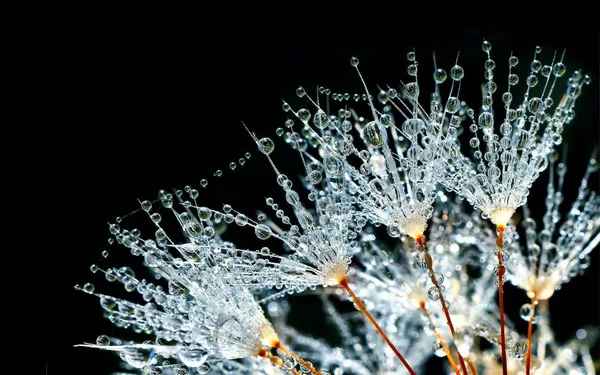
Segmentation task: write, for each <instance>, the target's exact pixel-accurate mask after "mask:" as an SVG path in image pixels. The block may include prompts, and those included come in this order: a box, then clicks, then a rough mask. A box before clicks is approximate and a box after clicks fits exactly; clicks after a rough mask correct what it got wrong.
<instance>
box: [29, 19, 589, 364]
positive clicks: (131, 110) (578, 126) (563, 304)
mask: <svg viewBox="0 0 600 375" xmlns="http://www.w3.org/2000/svg"><path fill="white" fill-rule="evenodd" d="M225 29H226V30H223V29H221V28H216V27H215V28H208V27H206V28H203V27H199V28H184V27H181V28H180V27H173V26H172V25H169V26H168V27H167V26H164V25H160V24H158V23H157V24H153V25H146V26H145V27H138V26H137V25H136V26H133V25H132V26H129V27H122V26H119V27H117V26H115V25H114V24H113V23H111V22H106V23H100V24H97V25H94V27H91V28H90V27H87V26H86V25H84V24H81V25H78V26H74V27H69V28H65V30H64V36H63V37H61V38H59V40H53V41H49V43H50V44H49V48H48V50H47V53H46V54H45V56H44V59H45V61H48V62H49V63H50V64H48V66H49V67H50V66H52V67H53V68H47V71H44V73H45V74H47V75H48V76H49V77H51V78H52V80H53V84H54V85H56V86H55V87H56V89H52V90H50V89H48V95H49V96H52V99H53V100H56V102H57V103H56V108H55V110H56V113H57V114H58V115H59V116H60V117H59V119H60V120H59V124H57V125H56V126H53V127H52V129H51V130H50V129H48V130H47V131H46V132H43V133H42V134H41V135H42V137H41V139H39V145H38V144H36V145H35V146H37V150H38V152H39V153H40V156H42V157H41V159H42V160H45V161H47V162H48V163H47V166H46V168H44V170H43V171H41V173H40V175H39V179H40V180H41V181H44V184H45V186H47V187H48V188H49V190H48V191H49V192H50V194H52V195H53V199H52V200H53V202H55V203H57V207H56V208H55V209H54V211H53V215H52V216H53V217H52V220H50V227H51V228H53V229H52V231H53V234H52V235H51V236H50V237H49V238H50V239H51V241H50V242H49V245H48V246H49V249H47V251H46V249H43V250H44V254H42V256H43V257H45V258H44V259H45V260H46V261H47V262H48V263H47V264H52V267H48V268H47V269H48V271H49V272H47V274H43V275H44V276H43V277H44V278H45V279H44V280H45V281H44V283H43V285H45V287H46V288H48V289H47V291H46V293H44V297H43V304H44V310H45V311H44V313H43V314H42V315H43V317H44V318H45V321H42V327H43V328H42V343H43V345H42V347H43V348H44V350H43V351H44V353H43V355H44V357H43V361H44V362H45V366H46V367H47V373H48V374H66V373H77V374H90V375H92V374H108V373H110V371H109V370H110V369H114V368H115V366H116V365H117V364H118V361H117V359H116V356H114V355H112V354H109V353H103V352H100V351H93V350H86V349H74V348H73V347H72V345H74V344H77V343H81V342H84V341H87V342H90V341H91V342H93V341H94V340H95V337H96V336H97V335H98V334H103V333H104V334H114V335H115V336H119V335H120V336H122V337H128V334H129V333H128V332H125V331H120V330H118V329H115V328H112V327H111V325H110V323H109V322H108V321H106V320H105V319H103V318H102V313H101V309H100V307H99V305H98V303H97V302H96V301H95V300H94V299H93V298H91V297H89V296H86V295H83V294H82V293H78V292H76V291H74V290H73V288H72V286H73V284H75V283H82V282H85V281H88V280H94V277H92V275H91V274H90V272H89V270H88V267H89V265H90V264H92V263H99V264H102V261H101V257H100V255H99V253H100V251H101V250H102V249H104V248H106V247H107V245H106V239H107V226H106V222H107V221H109V220H112V219H113V218H114V217H115V216H117V215H122V214H124V213H126V212H128V211H130V210H132V209H135V208H137V204H136V199H137V198H142V199H143V198H154V197H155V196H156V191H157V190H158V189H161V188H171V187H181V186H182V185H184V184H194V185H198V182H199V181H200V179H201V178H203V177H207V178H209V180H210V185H209V189H207V190H206V191H205V192H203V199H204V200H205V201H206V204H207V205H212V206H216V205H217V203H218V202H228V203H231V204H233V205H235V206H236V207H238V208H240V209H242V210H243V209H246V211H248V212H252V210H251V209H252V208H255V207H258V206H261V207H264V205H263V201H264V197H265V196H267V195H269V194H271V192H273V191H275V190H276V185H275V183H274V179H273V175H272V173H271V172H270V171H269V169H268V168H267V167H266V164H265V162H264V160H262V159H261V160H259V158H258V157H257V155H256V153H254V155H253V158H252V159H251V160H250V161H249V162H248V164H247V165H246V167H244V168H242V169H239V170H237V171H236V172H235V173H228V168H227V165H228V163H229V162H230V161H233V160H236V159H237V158H239V157H240V156H242V154H243V153H244V152H245V151H254V146H253V144H252V143H251V141H250V139H249V138H248V136H247V135H246V134H245V133H244V132H243V131H242V128H241V126H240V120H244V121H245V122H246V123H247V124H248V125H249V126H250V127H251V128H253V129H254V130H255V131H256V132H257V133H258V134H259V135H260V136H263V135H271V136H272V137H274V138H275V136H274V129H275V128H276V127H279V126H281V125H282V122H283V120H284V119H285V117H284V116H283V113H282V112H281V110H280V108H281V99H282V98H292V100H295V96H294V90H295V88H296V87H297V85H299V84H302V85H303V86H304V87H306V88H307V89H309V90H313V89H314V87H315V86H316V85H317V84H321V85H325V86H329V87H332V88H335V87H339V88H340V89H342V90H348V91H351V92H354V91H357V90H359V86H358V81H357V79H356V76H355V73H354V71H353V70H352V69H351V68H350V66H349V58H350V56H352V55H356V56H358V57H360V59H361V68H362V72H363V74H364V75H365V76H366V78H367V80H368V82H369V84H370V85H371V86H372V87H373V85H375V84H381V83H393V84H397V83H398V81H399V80H400V79H406V74H405V67H406V61H405V54H406V52H407V51H408V49H409V48H411V47H415V48H416V50H417V54H418V56H419V58H420V60H421V61H422V62H423V66H424V67H426V68H425V69H427V70H426V71H425V73H422V74H425V76H426V78H425V79H427V80H430V73H429V72H430V71H431V70H430V69H429V68H428V67H429V65H430V62H429V60H430V56H431V51H432V50H435V51H436V53H437V56H438V62H439V63H440V64H441V65H443V66H444V67H445V68H446V69H447V70H449V68H450V67H451V65H452V64H453V61H454V57H455V55H456V52H457V51H458V50H460V51H461V54H462V56H461V65H463V66H464V67H465V72H466V77H465V79H464V82H463V88H467V89H466V91H464V93H465V95H466V99H467V101H468V102H469V103H471V105H472V106H473V107H474V108H477V107H478V105H479V103H480V98H479V92H478V84H479V82H480V81H481V76H482V71H481V64H482V62H483V57H482V53H481V49H480V45H481V41H482V39H483V38H487V39H488V40H490V41H491V42H492V43H493V46H494V47H493V52H494V55H495V56H496V61H497V65H498V69H503V68H504V67H505V65H506V58H507V56H508V55H507V54H508V52H509V51H511V50H512V51H514V52H515V54H516V55H517V56H519V57H520V58H521V65H520V66H521V68H522V69H523V68H524V65H525V64H528V62H529V61H530V56H531V53H532V51H533V48H534V46H535V45H536V44H540V45H541V46H543V47H544V55H543V56H546V58H549V57H548V54H549V51H550V50H551V49H553V48H557V49H559V48H567V55H566V56H567V57H566V62H567V66H568V68H569V69H572V68H573V67H581V68H582V69H583V70H584V71H586V72H590V73H591V74H592V76H593V78H594V83H593V85H592V86H590V87H587V88H586V89H585V92H584V94H583V96H582V98H581V99H580V103H579V104H578V105H577V118H576V120H575V122H574V123H573V124H572V126H571V128H570V129H568V130H567V131H566V137H565V139H566V142H567V143H568V144H569V146H570V147H569V159H568V164H569V168H570V172H569V173H573V174H570V176H574V177H573V178H568V180H567V184H569V186H568V190H569V194H570V195H568V197H567V199H568V198H569V197H572V194H573V192H575V191H576V188H577V186H578V181H579V178H580V176H581V174H582V173H583V168H584V165H585V163H586V161H587V158H588V156H589V154H590V152H591V150H592V147H593V144H594V143H595V144H597V143H598V142H597V140H598V98H599V93H598V35H597V34H596V33H595V32H581V33H571V34H569V33H565V32H564V30H562V29H563V28H560V30H556V31H551V32H548V31H543V32H542V31H539V32H537V31H534V32H520V33H505V32H498V31H490V30H487V31H484V32H480V31H464V32H463V31H460V32H456V31H453V32H448V31H445V32H423V31H421V30H419V32H418V33H416V32H413V33H411V32H408V33H407V32H405V31H402V32H401V31H398V32H397V33H394V32H385V33H381V34H379V33H374V34H369V35H366V34H363V33H360V32H358V30H357V32H356V33H355V34H353V33H346V32H340V33H339V35H337V32H336V31H335V30H327V31H325V32H324V34H325V35H319V34H314V35H309V34H307V33H305V32H296V33H288V32H287V30H281V29H273V30H265V31H262V32H257V31H250V29H249V28H247V27H245V26H240V27H239V28H236V27H233V26H227V27H226V28H225ZM150 30H152V31H150ZM503 76H504V75H503ZM520 78H521V80H522V81H523V80H524V73H521V76H520ZM498 82H499V84H500V89H502V88H503V87H504V80H503V79H502V80H500V79H498ZM429 87H430V86H424V89H423V90H424V91H426V92H427V91H428V90H429ZM559 88H560V89H562V87H559ZM497 100H499V99H497ZM283 149H285V146H283V145H282V142H281V141H280V140H279V141H278V143H277V148H276V159H278V160H279V162H280V165H284V166H285V168H286V171H287V173H288V175H292V176H293V175H294V174H295V171H297V170H298V169H297V167H298V165H297V162H294V163H287V161H286V162H284V161H283V160H284V159H285V156H286V155H289V154H286V151H283ZM288 160H289V159H288ZM216 169H223V170H224V171H225V175H224V176H223V177H221V178H220V179H215V178H213V177H212V173H213V172H214V171H215V170H216ZM540 194H545V192H544V189H543V186H542V189H541V190H540ZM544 196H545V195H537V197H536V195H534V194H532V200H533V201H532V206H534V210H535V209H536V207H537V208H539V207H540V203H541V202H543V198H542V197H544ZM115 252H116V251H113V254H114V253H115ZM597 253H598V251H596V254H595V255H594V256H593V263H592V266H591V267H590V269H589V270H588V272H587V273H586V274H585V275H584V276H582V277H579V278H577V279H575V280H574V281H572V282H571V283H570V284H569V285H567V286H566V287H564V288H563V290H561V291H560V292H558V293H557V295H556V296H555V297H554V298H553V299H552V303H551V312H552V317H553V319H554V322H555V324H554V326H555V327H556V330H557V336H558V338H559V339H561V340H562V339H565V338H568V337H570V336H572V335H573V334H574V331H575V329H576V328H577V327H579V326H583V325H586V324H594V325H598V323H599V318H598V314H599V306H598V291H599V288H598V286H599V285H598V284H599V279H598V263H599V262H598V254H597ZM116 256H117V258H116V260H115V258H112V256H111V258H109V260H110V261H109V262H107V261H104V264H106V263H108V264H111V263H113V262H114V263H119V262H121V263H126V262H128V261H131V262H138V260H137V259H131V257H127V256H126V255H116ZM46 258H47V259H46ZM111 259H112V260H111ZM96 278H97V279H98V280H99V278H98V277H97V276H96ZM96 285H97V288H98V289H100V290H102V289H103V288H104V287H105V286H106V283H103V282H102V281H98V282H97V283H96ZM507 298H508V302H507V303H508V306H509V309H510V310H511V311H510V315H511V317H512V318H513V320H514V321H516V322H517V323H518V324H521V323H520V322H519V320H518V319H517V317H516V314H517V313H516V311H517V310H518V307H519V306H520V305H521V304H522V303H524V302H525V298H524V296H522V294H521V293H519V292H515V291H514V290H509V291H508V296H507ZM303 306H305V305H304V304H302V303H299V304H296V308H297V309H303V308H306V310H307V311H306V314H307V316H313V317H315V318H318V313H315V312H314V311H313V310H312V309H309V308H308V307H303ZM307 306H309V305H307ZM298 311H300V310H298ZM311 314H312V315H311ZM316 322H319V323H316ZM299 324H300V325H302V326H303V327H304V328H306V329H307V330H308V332H310V333H312V334H314V335H317V336H318V335H321V334H323V333H322V332H323V330H324V329H325V328H324V327H323V326H322V325H323V323H321V322H320V321H318V320H315V323H311V322H309V321H301V322H299ZM521 326H522V327H521V328H524V325H523V324H521ZM324 332H325V333H324V334H325V335H327V334H328V333H327V331H324ZM431 373H436V370H435V365H433V367H432V370H431Z"/></svg>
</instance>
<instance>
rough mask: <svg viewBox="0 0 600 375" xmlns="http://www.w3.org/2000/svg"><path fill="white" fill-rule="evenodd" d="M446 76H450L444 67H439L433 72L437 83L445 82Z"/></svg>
mask: <svg viewBox="0 0 600 375" xmlns="http://www.w3.org/2000/svg"><path fill="white" fill-rule="evenodd" d="M446 78H448V75H447V74H446V71H445V70H444V69H439V68H438V69H436V70H435V72H433V79H434V80H435V83H437V84H441V83H444V82H445V81H446Z"/></svg>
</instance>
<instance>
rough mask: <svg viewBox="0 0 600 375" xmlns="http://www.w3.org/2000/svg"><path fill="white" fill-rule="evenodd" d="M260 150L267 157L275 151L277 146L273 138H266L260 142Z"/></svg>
mask: <svg viewBox="0 0 600 375" xmlns="http://www.w3.org/2000/svg"><path fill="white" fill-rule="evenodd" d="M258 149H259V150H260V152H262V153H263V154H265V155H270V154H271V153H272V152H273V150H274V149H275V144H274V143H273V141H272V140H271V138H268V137H265V138H261V139H260V140H259V141H258Z"/></svg>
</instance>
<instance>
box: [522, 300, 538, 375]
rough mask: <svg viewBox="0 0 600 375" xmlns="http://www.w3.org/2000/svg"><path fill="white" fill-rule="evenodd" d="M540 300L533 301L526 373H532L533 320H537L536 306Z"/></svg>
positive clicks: (528, 332)
mask: <svg viewBox="0 0 600 375" xmlns="http://www.w3.org/2000/svg"><path fill="white" fill-rule="evenodd" d="M537 304H538V302H537V301H536V300H532V301H531V306H532V309H533V311H532V312H531V316H530V317H529V324H528V325H527V359H526V361H525V374H526V375H529V374H530V373H531V349H532V346H533V321H534V320H535V308H536V307H537Z"/></svg>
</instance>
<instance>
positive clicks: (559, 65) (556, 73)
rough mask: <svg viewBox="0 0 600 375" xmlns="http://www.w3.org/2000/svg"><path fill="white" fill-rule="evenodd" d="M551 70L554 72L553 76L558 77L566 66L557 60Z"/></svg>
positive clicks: (563, 72)
mask: <svg viewBox="0 0 600 375" xmlns="http://www.w3.org/2000/svg"><path fill="white" fill-rule="evenodd" d="M552 71H553V72H554V76H555V77H557V78H560V77H562V76H563V75H564V74H565V72H566V71H567V68H566V66H565V64H563V63H562V62H558V63H556V64H554V68H552Z"/></svg>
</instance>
